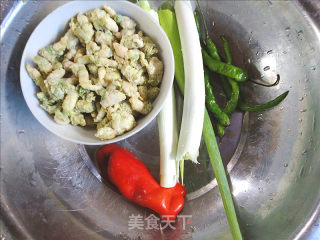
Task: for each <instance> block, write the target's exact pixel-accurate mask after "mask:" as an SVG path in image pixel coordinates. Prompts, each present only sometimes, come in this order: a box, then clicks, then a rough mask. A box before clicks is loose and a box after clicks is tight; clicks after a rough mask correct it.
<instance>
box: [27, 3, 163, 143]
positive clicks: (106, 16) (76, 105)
mask: <svg viewBox="0 0 320 240" xmlns="http://www.w3.org/2000/svg"><path fill="white" fill-rule="evenodd" d="M157 53H158V49H157V47H156V44H155V43H154V42H153V41H152V39H151V38H150V37H148V36H145V35H144V34H143V32H142V31H138V30H137V29H136V23H135V22H134V21H133V20H132V19H130V18H129V17H127V16H122V15H119V14H117V13H116V12H115V11H114V9H112V8H110V7H109V6H103V9H94V10H91V11H89V12H87V13H85V14H82V13H79V14H78V15H77V16H76V17H74V18H72V19H71V21H70V23H69V29H68V31H67V33H66V34H65V35H64V36H63V37H62V38H61V39H60V40H59V41H58V42H56V43H54V44H52V45H49V46H47V47H45V48H42V49H40V50H39V53H38V54H39V56H35V57H34V59H33V63H34V66H35V67H32V66H30V65H29V64H26V69H27V71H28V73H29V75H30V77H31V78H32V79H33V81H34V82H35V84H36V85H37V86H38V87H39V88H40V90H41V91H40V92H38V93H37V97H38V99H39V101H40V106H41V107H42V108H43V109H44V110H45V111H47V112H48V113H49V114H52V115H53V116H54V120H55V121H56V122H57V123H59V124H69V123H71V124H72V125H80V126H96V128H97V133H96V134H95V136H96V137H98V138H100V139H101V140H108V139H112V138H114V137H116V136H118V135H121V134H123V133H125V132H127V131H129V130H131V129H132V128H133V127H135V125H136V120H137V118H139V117H140V116H141V115H146V114H148V113H149V112H150V111H151V109H152V104H151V103H152V101H153V100H154V99H155V98H156V97H157V95H158V93H159V91H160V89H159V85H160V83H161V79H162V75H163V63H162V61H161V60H159V57H158V55H157Z"/></svg>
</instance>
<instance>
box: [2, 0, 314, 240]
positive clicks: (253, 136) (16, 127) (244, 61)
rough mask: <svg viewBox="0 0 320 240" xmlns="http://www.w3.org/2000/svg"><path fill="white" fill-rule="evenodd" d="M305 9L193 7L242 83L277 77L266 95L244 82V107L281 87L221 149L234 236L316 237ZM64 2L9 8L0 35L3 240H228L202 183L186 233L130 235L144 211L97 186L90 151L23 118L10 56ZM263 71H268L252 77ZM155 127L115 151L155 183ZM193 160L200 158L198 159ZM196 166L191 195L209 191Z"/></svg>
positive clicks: (309, 15)
mask: <svg viewBox="0 0 320 240" xmlns="http://www.w3.org/2000/svg"><path fill="white" fill-rule="evenodd" d="M312 2H313V1H301V3H298V2H292V1H272V4H270V3H269V2H268V1H254V2H253V1H208V2H205V1H201V4H203V7H204V8H205V9H206V13H207V20H208V23H212V22H213V21H214V23H215V24H214V27H212V25H211V24H210V28H211V30H210V32H212V33H213V34H212V36H213V38H214V40H215V41H216V42H217V44H218V47H221V42H220V40H219V35H220V34H224V35H226V36H227V38H228V39H230V43H231V50H232V54H233V58H234V62H235V64H236V65H239V66H241V67H245V69H246V70H247V71H248V72H249V73H250V75H251V76H253V78H257V76H259V74H266V73H268V72H270V73H271V72H272V70H274V71H275V72H274V73H272V76H271V78H270V79H274V75H275V74H280V76H281V81H280V84H279V85H278V86H277V87H275V88H261V87H258V86H254V85H251V84H245V85H243V86H242V90H243V92H244V93H245V94H244V96H245V97H246V101H248V102H264V101H266V100H268V99H271V98H273V97H275V96H277V95H279V94H280V93H282V92H284V91H285V90H290V93H289V95H288V97H287V99H286V100H285V101H284V102H283V103H282V104H281V105H280V106H277V107H275V108H274V109H271V110H269V111H266V112H263V113H250V114H248V115H247V116H246V117H247V118H248V121H247V123H248V128H247V131H245V130H243V131H242V134H241V139H242V138H244V140H243V141H244V143H243V145H242V144H241V142H242V140H240V144H239V145H238V149H239V150H237V151H235V152H234V150H235V149H232V151H231V150H230V149H229V148H228V145H230V146H231V145H232V146H234V145H235V146H237V142H238V141H239V140H238V139H236V140H235V139H234V138H237V136H235V135H233V134H234V133H235V132H234V131H230V132H229V134H230V135H229V136H230V138H227V139H226V140H225V141H224V142H222V143H221V146H222V145H223V146H224V147H225V151H224V152H223V154H224V159H227V160H230V159H231V156H233V157H232V159H231V162H230V163H229V165H228V167H227V168H228V171H229V172H230V180H231V184H232V187H233V194H234V200H235V203H236V205H237V209H238V216H239V220H240V225H241V230H242V233H243V235H244V238H245V239H249V240H251V239H259V240H269V239H294V240H302V239H310V240H311V239H312V240H313V239H315V238H314V236H315V237H317V236H319V231H318V232H317V231H316V230H314V229H316V227H312V225H313V226H315V225H314V223H315V222H316V219H319V210H320V209H319V206H320V205H319V200H320V189H319V187H317V186H319V179H320V162H319V158H320V128H319V124H318V123H319V119H320V107H319V103H320V95H319V92H320V84H319V81H318V78H319V76H320V68H319V67H318V66H320V37H319V36H320V34H319V30H318V29H319V22H318V20H317V19H318V18H317V15H316V14H317V13H318V11H319V10H317V9H318V8H316V7H314V6H317V5H318V1H314V2H316V4H315V5H314V4H310V3H312ZM63 3H64V2H62V1H38V2H35V1H27V2H26V3H24V4H23V5H22V7H21V8H20V9H17V8H15V9H16V10H14V9H13V12H14V15H12V17H11V18H10V19H11V20H10V21H8V24H7V27H6V28H5V29H3V32H2V36H1V72H0V73H1V76H0V79H1V94H0V98H1V101H0V102H1V116H0V118H1V180H0V181H1V196H0V201H1V205H2V206H3V207H2V208H1V211H2V215H1V217H2V219H3V220H4V221H5V223H6V228H7V229H8V231H6V232H9V233H10V234H11V235H12V236H11V238H12V239H48V240H51V239H68V240H69V239H70V240H73V239H83V240H87V239H90V240H94V239H119V238H126V239H137V238H140V239H162V238H166V239H191V238H193V239H208V238H210V239H231V235H230V231H229V227H228V225H227V222H226V218H225V213H224V210H223V206H222V203H221V198H220V194H219V191H218V188H216V187H213V186H212V187H210V188H211V190H209V191H207V190H203V192H202V193H198V194H197V196H196V197H195V198H193V197H192V195H189V196H188V198H189V200H188V201H187V202H186V204H185V207H184V209H183V212H182V214H185V215H192V224H190V225H187V227H186V229H185V230H183V228H182V223H181V222H178V223H176V227H177V229H176V230H175V231H172V230H170V229H163V231H160V230H159V231H148V230H145V231H140V230H138V229H133V230H130V231H129V230H128V219H129V216H130V215H132V214H133V215H138V214H140V215H141V216H148V215H150V214H151V213H152V212H151V211H149V210H147V209H144V208H141V207H139V206H136V205H134V204H131V203H130V202H128V201H127V200H126V199H124V198H123V197H122V196H121V195H120V194H118V193H117V192H116V191H115V189H114V188H113V186H112V185H110V184H109V185H108V183H102V182H101V179H99V176H100V174H99V173H98V172H97V171H95V170H96V167H95V166H94V164H95V163H94V161H91V160H94V155H95V150H96V149H95V148H90V147H88V146H78V145H76V144H72V143H69V142H66V141H64V140H62V139H59V138H58V137H56V136H54V135H52V134H51V133H49V132H48V131H46V130H45V129H44V128H42V127H41V125H40V124H38V123H37V121H36V120H35V119H34V118H33V116H32V114H31V113H30V112H29V110H28V108H27V106H26V104H25V102H24V99H23V97H22V94H21V89H20V84H19V75H18V73H19V69H18V68H19V67H18V66H19V65H20V58H21V54H22V51H23V48H24V45H25V43H26V41H27V39H28V37H29V36H30V34H31V33H32V30H33V29H34V28H35V27H36V25H37V24H38V23H39V22H40V21H41V20H42V19H43V18H44V17H45V16H46V15H47V14H48V13H49V12H51V11H52V10H53V9H55V8H57V7H58V6H59V5H61V4H63ZM271 49H272V54H270V53H269V54H268V51H269V50H271ZM257 52H258V54H256V53H257ZM270 57H272V58H270ZM248 59H250V62H249V61H248ZM261 59H269V60H268V61H270V62H268V63H262V62H261ZM271 59H272V61H274V62H276V66H275V65H271ZM266 64H267V65H270V70H269V71H263V68H264V67H266V66H267V65H266ZM257 67H259V71H258V70H257ZM273 67H275V68H276V69H273ZM255 74H256V75H255ZM273 74H274V75H273ZM266 80H267V81H268V80H269V77H268V79H266ZM240 117H241V118H242V116H240V115H236V116H235V118H236V119H235V120H236V121H238V120H237V119H238V118H240ZM246 117H245V118H246ZM245 122H246V121H244V123H245ZM155 126H156V123H155V122H153V123H151V124H150V125H149V126H148V128H147V129H145V130H144V131H143V132H142V133H141V135H140V134H139V135H137V136H135V137H133V138H130V139H128V141H126V142H122V143H121V144H123V145H125V146H126V147H127V148H129V149H130V150H131V151H135V152H134V153H135V154H137V155H138V157H139V158H141V160H142V161H144V162H145V163H146V164H147V166H148V167H149V168H150V170H151V174H153V176H155V177H156V178H157V177H158V176H157V175H158V173H159V166H158V165H159V164H158V146H157V143H156V141H157V139H158V137H157V135H156V134H157V131H155V129H154V127H155ZM242 128H246V127H245V126H243V127H242ZM244 134H247V136H245V137H243V136H244ZM232 136H233V137H234V138H232ZM142 143H143V144H142ZM241 145H242V146H241ZM145 146H147V147H145ZM202 147H204V146H202ZM227 150H230V152H229V151H227ZM201 154H202V155H201V158H202V160H207V156H206V153H205V151H203V152H202V153H201ZM85 163H86V164H85ZM206 163H207V161H202V164H200V165H198V166H195V167H192V166H190V168H189V169H188V178H189V179H190V181H189V182H188V184H189V185H188V187H189V189H191V190H190V192H191V194H193V193H194V192H197V191H198V190H200V189H202V188H205V186H207V185H208V184H209V183H212V179H213V178H214V176H213V174H212V169H210V165H207V166H206V167H204V165H205V164H206ZM90 164H93V165H90ZM87 166H89V167H87ZM231 169H232V171H230V170H231ZM207 173H208V174H207ZM209 173H210V174H209ZM190 196H191V197H190ZM317 221H319V220H317ZM318 228H319V227H318ZM310 234H311V235H310ZM8 239H10V238H9V237H8Z"/></svg>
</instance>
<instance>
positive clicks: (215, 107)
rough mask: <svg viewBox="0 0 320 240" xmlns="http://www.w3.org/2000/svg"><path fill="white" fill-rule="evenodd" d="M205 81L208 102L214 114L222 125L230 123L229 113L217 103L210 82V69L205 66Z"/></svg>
mask: <svg viewBox="0 0 320 240" xmlns="http://www.w3.org/2000/svg"><path fill="white" fill-rule="evenodd" d="M204 82H205V89H206V104H207V107H208V109H209V110H210V112H212V114H213V116H214V117H215V118H216V119H217V120H218V122H219V123H220V124H221V125H224V126H227V125H229V124H230V120H229V117H228V115H227V114H225V113H224V112H223V111H222V110H221V108H220V107H219V105H218V104H217V103H216V100H215V97H214V95H213V92H212V87H211V85H210V82H209V71H208V69H207V68H206V67H205V68H204Z"/></svg>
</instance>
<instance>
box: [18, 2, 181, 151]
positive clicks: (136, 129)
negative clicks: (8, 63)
mask: <svg viewBox="0 0 320 240" xmlns="http://www.w3.org/2000/svg"><path fill="white" fill-rule="evenodd" d="M79 2H82V3H83V2H84V1H71V2H68V3H65V4H63V5H61V6H59V7H57V8H56V9H54V10H53V11H52V12H50V13H49V14H48V15H47V16H46V17H44V18H43V19H42V20H41V21H40V22H39V23H38V24H37V26H36V27H35V28H34V30H33V31H32V33H31V35H30V37H29V38H28V40H27V42H26V44H25V47H24V50H23V54H22V57H21V62H20V73H19V77H20V86H21V90H22V94H23V97H24V100H25V102H26V104H27V106H28V108H29V110H30V111H31V113H32V115H33V116H34V117H35V118H36V119H37V121H38V122H40V123H41V125H42V126H44V127H45V128H46V129H47V130H49V131H50V132H52V133H53V134H55V135H56V136H59V137H61V138H62V139H65V140H68V141H70V142H74V143H78V144H85V145H105V144H111V143H115V142H119V141H122V140H124V139H127V138H129V137H131V136H133V135H134V134H137V133H139V132H140V131H141V130H142V129H143V128H145V127H146V126H147V125H149V124H150V123H151V122H152V121H153V120H154V119H155V118H156V117H157V115H158V114H159V112H160V111H161V109H162V107H163V106H164V104H165V102H166V99H167V98H168V95H169V93H170V92H171V88H172V87H173V80H174V71H175V65H174V55H173V50H172V46H171V43H170V41H169V39H168V37H167V34H166V33H165V31H164V30H163V29H162V27H161V26H160V24H159V22H157V21H156V20H155V19H154V18H153V17H152V16H151V15H150V14H149V13H148V12H146V11H145V10H143V9H142V8H140V7H139V6H138V5H136V4H134V3H131V2H129V1H116V2H117V3H121V4H124V5H127V7H128V8H132V9H134V11H138V12H139V13H141V14H142V15H144V17H146V18H147V19H148V21H150V22H152V24H153V25H155V28H156V29H157V30H156V32H159V33H158V34H157V35H162V37H163V38H164V41H165V42H166V45H167V46H166V47H168V51H169V53H170V55H169V56H168V57H167V58H168V60H170V62H169V64H171V65H172V66H171V69H172V70H171V71H170V72H169V76H168V78H170V79H168V80H167V81H168V85H169V88H168V89H166V91H165V93H162V94H163V98H162V101H161V102H159V103H158V104H159V106H158V108H156V109H155V108H154V106H153V109H152V111H153V112H150V113H148V114H147V115H145V116H143V117H142V118H141V119H139V120H142V119H146V117H147V116H149V118H147V120H145V121H144V122H143V124H141V125H140V126H138V125H136V126H135V127H134V128H133V129H131V130H130V131H128V132H125V133H124V134H122V135H119V136H116V137H115V138H113V139H110V140H100V139H99V138H97V137H96V139H97V141H96V142H86V141H82V140H77V139H74V138H72V137H68V136H66V135H64V134H61V133H60V132H56V131H54V129H52V128H51V127H49V126H48V124H47V121H46V120H44V119H42V118H40V117H39V116H38V114H37V111H36V109H34V106H33V104H32V103H31V102H30V101H29V100H28V98H29V97H28V93H27V90H26V89H25V87H24V84H23V78H22V75H23V71H25V72H26V70H25V64H26V62H27V60H28V58H27V57H26V54H27V50H28V47H29V45H30V44H31V42H30V40H31V39H32V38H33V37H34V35H35V34H36V33H37V30H38V29H39V28H40V26H42V25H43V24H45V22H46V21H48V19H50V18H51V17H52V14H53V13H55V12H57V11H61V10H62V9H64V8H70V6H72V5H74V4H77V3H79ZM92 2H99V3H100V5H101V7H102V6H103V5H108V2H114V1H111V0H106V1H88V2H87V3H88V4H90V3H92ZM101 7H100V8H101ZM95 8H97V7H94V6H93V7H92V8H91V9H95ZM113 8H114V7H113ZM89 10H90V9H88V10H85V12H87V11H89ZM80 11H81V10H79V12H80ZM116 11H117V12H119V10H116ZM120 11H121V10H120ZM72 17H74V15H72V16H70V19H71V18H72ZM133 20H135V21H136V19H134V18H133ZM136 22H137V21H136ZM57 24H58V23H57ZM138 24H139V23H138ZM63 31H65V29H64V30H63ZM39 49H40V48H39ZM164 71H166V70H164ZM29 78H30V81H32V82H33V80H32V79H31V77H30V76H29ZM163 78H164V77H163ZM162 80H163V79H162ZM33 84H34V82H33ZM35 86H36V85H35ZM37 88H38V87H37ZM155 101H156V99H155V100H154V101H153V103H152V105H153V104H154V102H155ZM42 110H43V111H44V112H45V113H46V114H48V115H49V117H50V118H51V120H52V122H53V123H55V124H58V123H56V122H54V120H53V117H52V115H51V114H49V113H47V112H46V111H45V110H44V109H42ZM150 114H152V115H151V116H150ZM137 122H138V121H137ZM69 125H70V126H72V127H73V128H84V127H81V126H73V125H71V124H70V123H69V124H67V125H66V126H69ZM60 126H63V125H60Z"/></svg>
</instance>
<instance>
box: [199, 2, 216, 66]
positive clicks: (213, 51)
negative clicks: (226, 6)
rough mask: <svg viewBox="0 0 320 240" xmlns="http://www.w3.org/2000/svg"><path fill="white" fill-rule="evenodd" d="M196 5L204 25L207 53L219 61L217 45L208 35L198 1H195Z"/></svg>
mask: <svg viewBox="0 0 320 240" xmlns="http://www.w3.org/2000/svg"><path fill="white" fill-rule="evenodd" d="M197 5H198V9H199V10H200V14H201V19H202V22H203V26H204V29H205V33H206V38H205V42H206V47H207V50H208V53H209V54H210V56H211V57H212V58H213V59H215V60H218V61H221V59H220V56H219V52H218V49H217V46H216V45H215V44H214V42H213V41H212V40H211V38H210V36H209V32H208V27H207V22H206V20H205V18H204V15H203V11H202V8H201V6H200V4H199V1H197Z"/></svg>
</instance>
